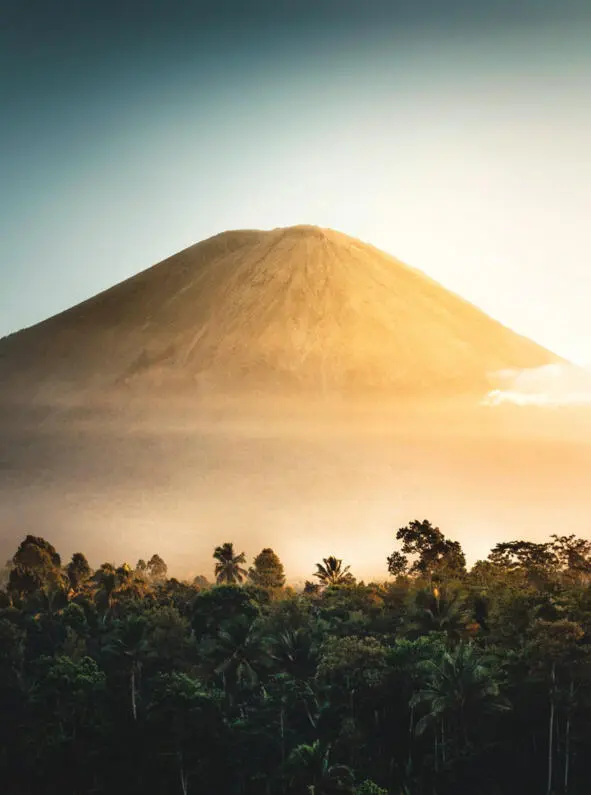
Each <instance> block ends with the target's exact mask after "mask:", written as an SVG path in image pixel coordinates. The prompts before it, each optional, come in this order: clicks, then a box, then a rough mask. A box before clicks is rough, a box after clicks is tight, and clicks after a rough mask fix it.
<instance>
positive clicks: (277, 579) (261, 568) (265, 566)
mask: <svg viewBox="0 0 591 795" xmlns="http://www.w3.org/2000/svg"><path fill="white" fill-rule="evenodd" d="M248 576H249V578H250V579H251V580H252V582H253V583H254V584H255V585H259V586H260V587H262V588H283V586H284V585H285V571H284V569H283V563H282V562H281V561H280V560H279V557H278V556H277V555H276V553H275V552H274V551H273V550H272V549H270V548H269V547H266V548H265V549H263V550H262V552H259V554H258V555H257V556H256V558H255V559H254V565H253V566H252V567H251V568H250V569H249V571H248Z"/></svg>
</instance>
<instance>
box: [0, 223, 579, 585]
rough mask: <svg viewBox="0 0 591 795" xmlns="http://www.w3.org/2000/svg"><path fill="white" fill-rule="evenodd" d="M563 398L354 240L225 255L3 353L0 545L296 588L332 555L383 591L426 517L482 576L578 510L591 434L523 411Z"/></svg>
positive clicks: (200, 258)
mask: <svg viewBox="0 0 591 795" xmlns="http://www.w3.org/2000/svg"><path fill="white" fill-rule="evenodd" d="M567 375H568V377H570V378H571V379H572V380H573V383H572V384H571V385H570V386H569V388H570V389H572V390H573V391H576V389H578V390H579V391H582V390H583V389H584V388H583V386H582V384H583V381H585V377H584V375H581V374H580V372H579V371H577V370H576V369H575V368H571V367H570V366H569V365H568V364H567V363H565V362H563V361H562V360H560V359H559V358H558V357H557V356H555V355H554V354H553V353H551V352H549V351H547V350H545V349H544V348H542V347H540V346H538V345H536V344H535V343H533V342H531V341H530V340H527V339H525V338H523V337H521V336H519V335H517V334H514V333H513V332H512V331H510V330H509V329H507V328H505V327H504V326H502V325H501V324H499V323H497V322H496V321H495V320H493V319H491V318H490V317H488V316H487V315H485V314H484V313H482V312H481V311H479V310H478V309H477V308H475V307H474V306H472V305H471V304H469V303H467V302H465V301H463V300H462V299H461V298H459V297H457V296H456V295H454V294H452V293H450V292H448V291H447V290H445V289H444V288H443V287H441V286H440V285H439V284H436V283H435V282H433V281H431V280H430V279H428V278H427V277H425V276H423V275H422V274H421V273H419V272H418V271H415V270H413V269H412V268H410V267H408V266H406V265H404V264H402V263H401V262H399V261H398V260H396V259H394V258H393V257H391V256H389V255H387V254H385V253H383V252H381V251H379V250H377V249H375V248H373V247H372V246H370V245H367V244H365V243H361V242H360V241H358V240H355V239H354V238H351V237H348V236H346V235H344V234H341V233H337V232H333V231H330V230H324V229H318V228H316V227H308V226H306V227H291V228H286V229H276V230H272V231H270V232H262V231H256V230H253V231H239V232H228V233H224V234H221V235H218V236H216V237H214V238H211V239H208V240H206V241H204V242H203V243H200V244H197V245H196V246H193V247H191V248H189V249H186V250H184V251H182V252H181V253H180V254H177V255H175V256H173V257H171V258H169V259H167V260H165V261H164V262H161V263H159V264H158V265H156V266H154V267H152V268H150V269H148V270H146V271H143V272H142V273H140V274H139V275H138V276H136V277H134V278H132V279H130V280H128V281H126V282H123V283H121V284H119V285H117V286H115V287H113V288H112V289H110V290H108V291H106V292H104V293H101V294H100V295H97V296H96V297H94V298H92V299H90V300H89V301H86V302H85V303H83V304H80V305H78V306H76V307H73V308H72V309H70V310H68V311H67V312H64V313H62V314H61V315H58V316H56V317H53V318H51V319H50V320H47V321H45V322H43V323H41V324H39V325H37V326H34V327H32V328H30V329H28V330H25V331H23V332H21V333H19V334H16V335H12V336H11V337H8V338H6V339H5V340H3V341H2V342H1V343H0V378H1V380H2V384H3V385H6V388H5V389H3V395H2V413H1V417H0V424H1V428H0V430H1V434H0V438H1V439H2V449H1V450H0V467H1V469H0V473H1V475H2V477H1V479H0V498H1V499H0V527H1V528H2V531H1V532H2V537H1V538H0V543H1V544H2V549H3V550H4V552H5V554H9V553H10V552H11V550H12V549H13V548H14V545H15V542H16V540H17V539H18V538H19V537H20V536H22V534H23V532H24V531H25V530H26V531H27V532H36V533H38V534H41V535H44V536H47V537H49V538H50V539H51V540H52V542H53V543H54V544H55V545H56V546H58V547H59V548H60V549H61V550H62V551H63V553H64V554H70V553H71V552H72V551H73V550H75V549H78V548H79V547H83V548H84V549H85V551H87V552H88V554H89V555H90V556H91V558H92V559H93V561H94V562H95V563H98V562H100V561H102V560H104V559H107V558H108V559H131V560H134V559H137V558H138V557H144V558H145V557H146V555H148V554H149V553H150V552H152V551H157V552H158V553H159V554H160V555H161V556H162V557H164V558H165V560H166V561H167V562H168V563H169V565H170V567H171V570H172V571H175V572H176V573H177V574H178V575H189V574H196V573H199V572H203V573H207V574H208V573H210V570H211V554H212V550H213V547H214V546H215V545H217V544H218V543H221V542H222V541H224V540H226V539H231V540H232V541H233V542H234V543H235V544H236V545H237V546H239V547H240V548H241V549H244V550H245V551H246V552H247V555H248V556H251V555H254V554H256V553H257V552H258V551H260V548H262V547H263V546H273V548H275V549H276V551H277V552H278V553H279V554H280V556H281V557H282V559H283V560H284V562H285V565H286V569H287V572H288V575H289V576H290V577H291V578H292V579H298V578H302V577H305V576H307V575H309V574H310V572H311V570H312V569H313V564H314V563H315V561H316V560H319V559H321V558H322V557H324V556H326V555H328V554H336V555H338V556H339V557H342V558H345V559H346V560H347V559H350V560H351V561H354V562H355V566H356V567H357V571H356V572H355V573H356V574H358V575H359V576H364V577H384V576H385V574H386V566H385V558H386V555H387V554H388V553H389V552H390V551H391V546H392V543H393V534H394V531H395V529H396V528H397V527H398V526H400V525H402V524H405V523H406V522H407V521H408V520H409V519H410V518H414V517H421V518H423V517H429V518H432V519H433V521H435V522H437V523H438V524H439V525H440V526H441V527H442V529H444V530H445V532H446V533H447V534H448V535H450V536H451V537H454V538H457V539H458V540H460V541H461V542H462V544H463V545H464V547H465V549H466V551H467V553H468V556H469V558H472V559H475V558H476V557H478V556H481V555H485V554H486V553H487V551H488V547H489V546H490V545H492V544H494V543H497V542H498V541H499V540H502V539H503V538H512V537H514V536H519V537H523V536H528V537H539V536H547V535H549V534H550V533H552V532H555V530H556V528H557V525H559V524H561V525H564V524H565V523H567V524H568V523H569V522H576V521H579V520H580V516H581V511H586V510H587V509H588V507H589V499H588V497H587V484H586V478H585V472H587V471H588V466H589V464H591V447H590V446H589V441H591V430H590V429H589V423H588V417H587V412H586V411H584V410H583V409H580V408H573V407H572V406H571V407H569V408H564V409H563V410H561V411H559V412H556V411H550V410H547V409H545V408H544V407H543V406H542V405H541V404H543V401H541V400H537V399H536V400H534V399H530V400H529V402H530V403H536V404H537V405H535V406H534V405H531V406H519V405H514V404H516V403H520V402H521V403H524V402H525V403H527V402H528V401H527V400H526V399H524V400H521V401H520V400H519V399H517V398H515V397H514V396H515V395H518V394H522V395H524V394H526V395H527V394H530V395H538V394H541V393H540V390H542V393H545V394H547V395H548V400H547V401H546V402H547V403H552V404H554V405H556V404H557V403H559V402H560V401H559V400H558V399H557V397H556V396H557V395H559V394H560V389H562V388H563V387H559V388H557V387H556V384H557V383H559V382H560V383H562V384H563V385H564V383H565V378H566V377H567ZM577 379H579V380H578V381H577ZM550 382H552V383H554V385H555V388H554V398H552V393H551V390H550V389H549V384H550ZM575 382H576V383H575ZM585 383H586V382H585ZM575 387H576V389H575ZM585 388H586V387H585ZM528 389H529V390H530V392H529V393H528V391H527V390H528ZM532 390H533V391H532ZM535 390H537V391H535ZM544 390H545V392H544ZM563 402H567V401H563ZM579 402H580V401H579ZM577 517H578V518H577Z"/></svg>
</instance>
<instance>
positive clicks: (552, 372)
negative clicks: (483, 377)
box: [484, 363, 591, 406]
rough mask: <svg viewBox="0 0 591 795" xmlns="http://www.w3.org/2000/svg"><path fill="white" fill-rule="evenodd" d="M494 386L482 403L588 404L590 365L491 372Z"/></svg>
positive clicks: (561, 365)
mask: <svg viewBox="0 0 591 795" xmlns="http://www.w3.org/2000/svg"><path fill="white" fill-rule="evenodd" d="M493 380H494V382H495V383H496V384H497V387H496V388H495V389H493V390H492V391H491V392H489V393H488V395H487V396H486V398H485V399H484V403H485V404H486V405H488V406H499V405H502V404H504V403H512V404H514V405H518V406H588V405H591V368H583V367H577V366H575V365H572V364H566V363H565V364H550V365H546V366H544V367H537V368H534V369H528V370H505V371H502V372H498V373H495V375H494V378H493Z"/></svg>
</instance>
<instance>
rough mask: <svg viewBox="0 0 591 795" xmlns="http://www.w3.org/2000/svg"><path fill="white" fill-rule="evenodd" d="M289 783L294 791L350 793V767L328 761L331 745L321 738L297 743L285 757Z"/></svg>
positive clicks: (330, 794) (312, 794)
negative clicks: (308, 743) (305, 742)
mask: <svg viewBox="0 0 591 795" xmlns="http://www.w3.org/2000/svg"><path fill="white" fill-rule="evenodd" d="M287 769H288V772H289V774H290V783H291V786H292V787H293V788H294V791H295V792H307V793H309V795H352V793H353V786H354V776H353V771H352V770H351V768H350V767H347V765H331V764H330V748H323V747H322V746H321V745H320V741H319V740H316V741H315V742H313V743H312V745H305V744H304V745H298V746H297V747H296V748H294V749H293V751H292V752H291V754H290V755H289V758H288V760H287Z"/></svg>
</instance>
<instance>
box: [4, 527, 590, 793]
mask: <svg viewBox="0 0 591 795" xmlns="http://www.w3.org/2000/svg"><path fill="white" fill-rule="evenodd" d="M212 570H213V571H214V581H213V582H210V581H209V578H208V577H207V576H205V575H201V576H198V577H196V578H195V579H194V580H193V581H192V582H188V581H180V580H178V579H175V578H174V577H169V575H168V569H167V565H166V563H165V561H164V560H163V559H162V558H161V557H160V556H159V555H158V554H156V553H154V554H151V555H148V556H146V559H145V560H144V559H142V560H139V561H138V562H137V564H136V565H135V566H131V565H128V564H126V563H121V564H113V563H103V564H102V565H100V566H99V567H98V568H97V569H93V568H92V567H91V565H90V564H89V562H88V560H87V559H86V557H85V555H84V554H83V553H82V552H76V553H75V554H74V555H73V556H72V558H71V559H70V560H69V561H64V560H62V558H61V556H60V554H59V553H58V551H57V550H56V549H55V548H54V547H53V546H52V544H51V543H50V542H49V541H47V540H46V539H45V538H43V537H40V536H33V535H28V536H26V537H25V538H24V539H23V541H22V542H21V543H20V545H19V547H18V549H17V550H16V551H15V553H14V555H13V556H12V558H11V559H10V560H9V561H8V562H7V564H6V566H5V568H4V569H3V570H2V572H1V574H0V576H1V578H2V580H1V590H0V710H1V715H2V716H3V720H2V721H0V777H1V778H0V780H1V781H2V790H3V791H4V792H6V793H7V795H45V794H46V793H47V795H53V793H56V795H57V793H60V795H80V793H88V794H89V795H90V794H91V793H96V794H97V795H103V794H104V795H119V793H121V795H123V793H126V795H128V794H129V793H147V794H148V795H149V794H150V793H154V795H156V794H157V795H163V793H165V794H166V795H169V793H170V794H172V793H179V795H191V794H193V793H194V795H201V794H203V795H205V793H207V794H208V795H209V794H211V793H224V794H226V793H227V795H259V793H260V794H261V795H338V794H339V793H341V794H342V795H458V793H460V795H461V793H466V795H468V793H470V795H479V794H481V795H505V793H506V794H507V795H510V794H512V793H519V795H529V793H531V794H532V795H534V793H541V794H543V793H547V795H551V793H572V794H573V795H577V794H580V795H587V793H588V791H589V785H588V782H589V780H590V779H591V761H590V760H591V729H590V728H589V727H590V726H591V688H590V685H591V656H590V654H589V650H590V649H591V542H589V541H587V540H585V539H582V538H578V537H576V536H575V535H563V536H557V535H555V536H553V537H552V538H551V539H549V540H548V541H547V542H543V543H534V542H530V541H521V540H516V541H512V542H502V543H499V544H497V545H496V546H495V547H494V548H493V549H492V550H491V552H490V554H489V555H488V557H487V558H486V559H485V560H480V561H478V562H476V563H475V564H474V565H473V566H472V567H471V568H468V567H467V564H466V559H465V556H464V553H463V551H462V549H461V546H460V544H459V543H458V542H456V541H453V540H450V539H448V538H446V536H445V535H444V534H443V532H442V531H441V530H440V529H439V528H437V527H435V526H434V525H432V524H431V523H430V522H429V521H427V520H422V521H421V520H414V521H412V522H410V523H409V524H408V525H407V526H406V527H402V528H400V529H399V530H398V531H397V532H396V533H395V534H394V539H393V549H392V551H391V552H390V554H389V555H387V554H385V556H384V577H385V578H386V577H387V579H384V581H383V582H372V583H364V582H359V581H357V580H356V578H355V576H354V571H355V562H354V561H347V562H344V561H343V560H341V559H340V558H338V557H336V556H335V555H327V557H326V558H324V559H323V560H321V561H318V562H316V563H315V562H314V561H311V564H310V580H309V581H308V582H306V585H305V587H304V588H303V590H301V591H296V590H295V589H293V588H291V587H289V585H286V578H288V575H286V572H285V570H284V566H283V564H282V562H281V560H280V558H279V556H278V555H277V553H276V552H275V551H274V550H273V549H270V548H268V547H266V548H264V549H262V550H261V551H260V552H259V553H258V554H257V555H256V556H255V557H254V558H253V560H252V561H251V562H250V564H249V561H248V560H247V557H246V555H245V553H244V552H243V551H241V550H239V549H235V547H234V544H232V543H231V542H229V541H226V542H224V543H222V544H220V545H219V546H217V547H215V548H213V549H212ZM287 581H288V579H287Z"/></svg>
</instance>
